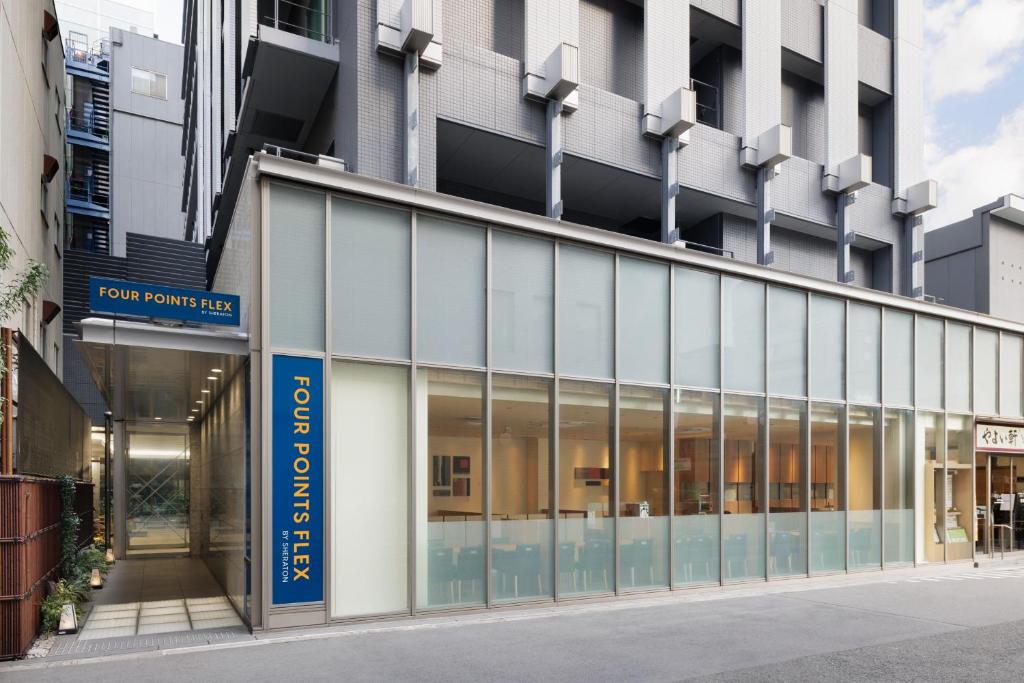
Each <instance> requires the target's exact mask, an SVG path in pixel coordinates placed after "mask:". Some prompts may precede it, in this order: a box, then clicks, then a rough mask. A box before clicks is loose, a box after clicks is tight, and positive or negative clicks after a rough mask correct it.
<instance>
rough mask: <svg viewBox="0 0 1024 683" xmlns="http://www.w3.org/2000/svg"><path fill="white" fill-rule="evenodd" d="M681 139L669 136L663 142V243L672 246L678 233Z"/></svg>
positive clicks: (677, 237)
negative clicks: (677, 211) (677, 206)
mask: <svg viewBox="0 0 1024 683" xmlns="http://www.w3.org/2000/svg"><path fill="white" fill-rule="evenodd" d="M678 176H679V139H678V138H676V137H674V136H671V135H670V136H668V137H666V138H664V139H663V140H662V141H661V241H662V242H663V243H665V244H671V243H672V242H675V241H676V240H677V239H679V235H678V233H676V231H675V230H676V196H678V195H679V179H678Z"/></svg>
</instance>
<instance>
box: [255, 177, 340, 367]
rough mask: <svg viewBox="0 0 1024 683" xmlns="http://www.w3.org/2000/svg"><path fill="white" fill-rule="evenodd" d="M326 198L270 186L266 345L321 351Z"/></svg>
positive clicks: (288, 188)
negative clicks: (268, 336) (268, 324)
mask: <svg viewBox="0 0 1024 683" xmlns="http://www.w3.org/2000/svg"><path fill="white" fill-rule="evenodd" d="M325 205H326V197H325V195H324V194H323V193H321V192H309V191H307V190H299V189H295V188H293V187H287V186H284V185H277V184H271V186H270V211H269V213H270V216H269V222H270V235H269V240H268V242H269V244H268V252H269V254H268V256H269V259H270V312H269V315H270V343H271V344H273V345H274V346H277V347H282V348H288V349H302V350H305V351H323V350H324V336H325V335H324V321H325V319H326V317H327V316H326V315H324V310H325V304H324V277H325V276H324V269H325V268H326V267H327V265H326V262H325V261H326V259H325V258H324V250H325V243H326V240H325V236H326V233H327V231H326V229H325V226H326V216H327V210H326V208H325Z"/></svg>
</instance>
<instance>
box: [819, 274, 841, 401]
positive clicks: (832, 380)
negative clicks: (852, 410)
mask: <svg viewBox="0 0 1024 683" xmlns="http://www.w3.org/2000/svg"><path fill="white" fill-rule="evenodd" d="M845 392H846V304H845V303H844V302H842V301H840V300H839V299H829V298H826V297H821V296H814V295H813V294H812V295H811V396H814V397H815V398H833V399H842V398H845V396H846V393H845Z"/></svg>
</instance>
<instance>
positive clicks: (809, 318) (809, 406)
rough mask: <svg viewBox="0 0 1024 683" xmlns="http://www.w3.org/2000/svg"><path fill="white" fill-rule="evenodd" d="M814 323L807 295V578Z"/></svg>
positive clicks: (805, 480)
mask: <svg viewBox="0 0 1024 683" xmlns="http://www.w3.org/2000/svg"><path fill="white" fill-rule="evenodd" d="M813 330H814V321H813V319H812V313H811V295H810V294H808V295H807V336H806V339H807V354H806V356H805V358H804V371H805V372H806V373H807V429H806V431H805V432H804V439H805V440H806V445H807V461H806V462H805V463H804V495H805V496H806V500H807V520H806V524H804V531H805V533H806V534H807V536H806V538H807V576H810V575H811V558H812V557H813V555H812V554H811V553H812V550H811V546H812V543H811V527H812V524H811V514H812V513H813V512H814V510H813V501H814V498H813V496H812V492H813V483H812V482H811V476H812V460H813V458H814V444H813V443H812V441H811V437H812V434H813V432H812V430H811V426H812V424H813V422H814V412H813V410H812V409H813V407H814V406H813V404H812V403H811V342H812V341H813V340H814V332H813Z"/></svg>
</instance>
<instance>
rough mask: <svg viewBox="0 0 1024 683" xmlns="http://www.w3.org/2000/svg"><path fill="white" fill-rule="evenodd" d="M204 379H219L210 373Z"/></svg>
mask: <svg viewBox="0 0 1024 683" xmlns="http://www.w3.org/2000/svg"><path fill="white" fill-rule="evenodd" d="M206 379H220V377H218V376H217V375H210V376H209V377H207V378H206Z"/></svg>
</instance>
